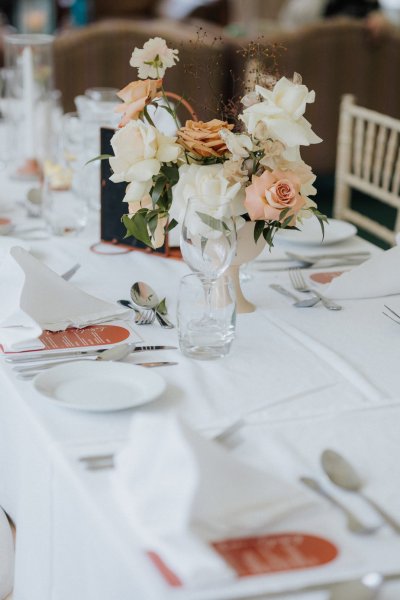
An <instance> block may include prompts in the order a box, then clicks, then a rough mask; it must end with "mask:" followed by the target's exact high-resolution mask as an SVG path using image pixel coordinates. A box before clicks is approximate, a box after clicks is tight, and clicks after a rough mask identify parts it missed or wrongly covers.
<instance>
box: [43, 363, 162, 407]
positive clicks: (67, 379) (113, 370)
mask: <svg viewBox="0 0 400 600" xmlns="http://www.w3.org/2000/svg"><path fill="white" fill-rule="evenodd" d="M34 386H35V388H36V390H37V391H38V392H40V393H41V394H43V395H44V396H46V397H47V398H50V399H51V400H52V401H53V402H54V403H56V404H58V405H59V406H64V407H66V408H72V409H74V410H84V411H91V412H106V411H114V410H124V409H126V408H132V407H134V406H140V405H142V404H146V403H147V402H151V400H155V399H156V398H158V396H160V395H161V394H162V393H163V392H164V390H165V387H166V383H165V380H164V379H163V378H162V377H161V376H160V375H159V374H158V373H154V372H153V371H150V370H149V369H146V368H144V367H139V366H137V365H132V364H129V363H122V362H103V361H98V362H95V361H83V360H82V361H78V362H72V363H69V364H65V365H58V366H55V367H52V368H51V369H48V370H46V371H43V373H40V374H39V375H38V376H37V377H36V378H35V380H34Z"/></svg>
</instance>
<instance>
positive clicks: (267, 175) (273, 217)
mask: <svg viewBox="0 0 400 600" xmlns="http://www.w3.org/2000/svg"><path fill="white" fill-rule="evenodd" d="M300 186H301V181H300V179H299V178H298V177H297V175H296V174H295V173H293V171H277V170H276V171H272V173H271V172H270V171H264V173H263V174H262V175H261V176H260V177H257V175H253V177H252V180H251V185H249V186H248V187H247V188H246V199H245V201H244V204H245V207H246V209H247V212H248V213H249V216H250V219H251V220H252V221H279V220H280V215H281V211H282V210H283V209H285V208H290V209H291V210H290V212H289V213H287V214H286V215H285V219H286V218H287V217H288V216H289V214H290V215H292V216H293V218H292V221H291V222H290V225H295V224H296V215H297V213H298V212H299V211H300V210H301V209H302V208H303V206H304V205H305V204H306V201H305V199H304V198H303V197H302V196H301V194H300Z"/></svg>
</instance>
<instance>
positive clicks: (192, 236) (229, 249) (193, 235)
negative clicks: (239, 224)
mask: <svg viewBox="0 0 400 600" xmlns="http://www.w3.org/2000/svg"><path fill="white" fill-rule="evenodd" d="M180 245H181V251H182V256H183V259H184V261H185V262H186V264H187V265H188V266H189V267H190V268H191V269H192V271H194V272H195V273H201V274H202V275H203V277H204V278H205V279H207V280H209V281H211V282H214V281H215V280H216V279H217V278H218V277H220V276H221V275H222V274H223V273H224V272H225V271H226V269H227V268H228V267H229V265H230V263H231V261H232V259H233V257H234V255H235V250H236V227H235V222H234V219H233V218H232V214H231V203H230V201H229V200H226V199H225V198H221V197H219V196H217V197H215V196H212V195H211V196H210V197H209V198H205V197H201V198H200V197H192V198H190V199H189V201H188V204H187V207H186V212H185V217H184V220H183V223H182V233H181V244H180Z"/></svg>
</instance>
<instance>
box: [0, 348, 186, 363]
mask: <svg viewBox="0 0 400 600" xmlns="http://www.w3.org/2000/svg"><path fill="white" fill-rule="evenodd" d="M129 345H130V346H131V352H151V351H153V350H176V349H177V347H176V346H137V345H136V344H129ZM105 350H108V348H101V349H100V350H63V351H62V352H53V351H48V350H46V352H39V351H37V350H35V351H33V352H23V353H21V354H15V355H13V356H7V358H6V359H5V362H8V363H13V364H17V363H18V364H24V363H30V362H40V361H42V360H45V361H50V360H57V359H61V358H70V357H71V358H74V357H76V356H96V355H98V354H101V353H102V352H104V351H105Z"/></svg>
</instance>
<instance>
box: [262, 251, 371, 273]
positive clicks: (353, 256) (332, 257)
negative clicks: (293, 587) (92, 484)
mask: <svg viewBox="0 0 400 600" xmlns="http://www.w3.org/2000/svg"><path fill="white" fill-rule="evenodd" d="M285 254H286V258H267V259H261V260H257V261H256V262H255V266H256V267H257V270H258V271H267V272H268V271H271V272H272V271H287V270H289V269H290V268H291V266H293V263H294V262H297V263H300V264H299V265H297V266H299V267H300V268H302V269H309V268H320V267H325V268H328V267H338V266H356V265H359V264H361V263H363V262H364V261H366V260H368V258H369V257H370V252H349V253H346V254H343V253H338V254H313V255H303V254H297V253H295V252H285ZM264 263H268V265H269V264H272V265H274V264H276V263H277V264H278V265H279V264H282V266H277V267H275V266H272V267H260V266H259V265H260V264H264ZM286 263H289V264H288V265H286Z"/></svg>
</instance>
